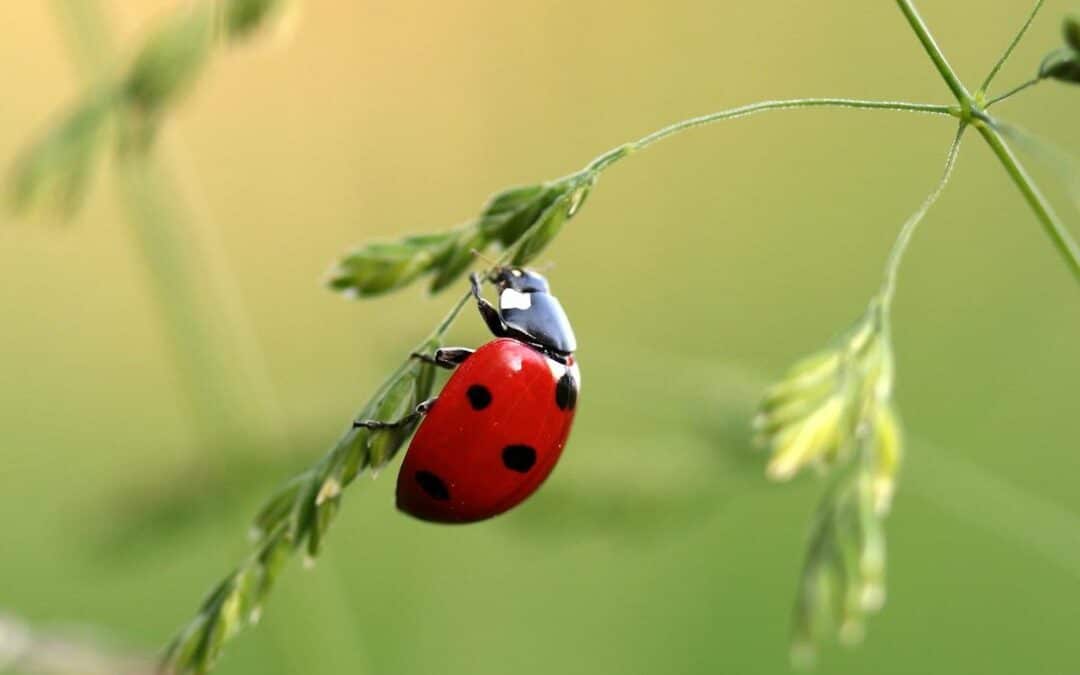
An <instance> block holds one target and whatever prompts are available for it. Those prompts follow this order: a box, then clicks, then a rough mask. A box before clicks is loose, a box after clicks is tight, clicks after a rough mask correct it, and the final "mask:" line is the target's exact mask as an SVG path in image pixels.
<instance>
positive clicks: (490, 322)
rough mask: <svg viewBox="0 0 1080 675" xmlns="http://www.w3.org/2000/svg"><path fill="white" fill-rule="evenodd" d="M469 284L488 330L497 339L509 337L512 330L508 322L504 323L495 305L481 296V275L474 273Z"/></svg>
mask: <svg viewBox="0 0 1080 675" xmlns="http://www.w3.org/2000/svg"><path fill="white" fill-rule="evenodd" d="M469 282H470V283H471V284H472V295H473V297H474V298H476V308H477V309H478V310H480V316H482V317H483V318H484V323H486V324H487V326H488V330H490V331H491V333H492V335H494V336H495V337H507V335H508V334H509V332H510V329H509V327H508V326H507V325H506V322H505V321H503V318H502V315H501V314H499V310H497V309H495V306H494V305H492V304H491V303H490V302H488V301H487V300H485V299H484V297H483V296H482V295H480V275H479V274H477V273H476V272H473V273H472V274H470V275H469Z"/></svg>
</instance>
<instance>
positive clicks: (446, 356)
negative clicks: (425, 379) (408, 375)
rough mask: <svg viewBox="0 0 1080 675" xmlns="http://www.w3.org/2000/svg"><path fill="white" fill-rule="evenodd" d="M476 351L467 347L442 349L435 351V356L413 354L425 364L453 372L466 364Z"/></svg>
mask: <svg viewBox="0 0 1080 675" xmlns="http://www.w3.org/2000/svg"><path fill="white" fill-rule="evenodd" d="M474 351H475V350H473V349H469V348H467V347H442V348H440V349H436V350H435V354H434V356H432V355H429V354H420V353H419V352H413V353H412V355H411V356H412V357H413V358H414V359H419V360H420V361H423V362H424V363H430V364H431V365H433V366H439V367H440V368H446V369H448V370H453V369H454V368H456V367H457V366H460V365H461V364H462V363H464V362H465V359H467V358H469V357H470V356H472V354H473V352H474Z"/></svg>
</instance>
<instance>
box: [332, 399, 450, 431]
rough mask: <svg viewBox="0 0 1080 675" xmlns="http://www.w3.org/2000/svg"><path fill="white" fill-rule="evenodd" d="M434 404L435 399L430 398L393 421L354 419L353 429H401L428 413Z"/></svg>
mask: <svg viewBox="0 0 1080 675" xmlns="http://www.w3.org/2000/svg"><path fill="white" fill-rule="evenodd" d="M433 405H435V399H434V398H429V399H428V400H426V401H424V402H423V403H421V404H420V405H418V406H416V408H415V409H414V410H413V411H412V412H411V413H409V414H408V415H406V416H405V417H402V418H401V419H399V420H394V421H392V422H384V421H383V420H354V421H353V423H352V425H353V429H356V428H357V427H364V428H365V429H400V428H401V427H404V426H408V425H410V424H412V423H413V422H415V421H416V420H418V419H420V418H421V417H423V416H424V415H426V414H427V413H428V411H429V410H431V406H433Z"/></svg>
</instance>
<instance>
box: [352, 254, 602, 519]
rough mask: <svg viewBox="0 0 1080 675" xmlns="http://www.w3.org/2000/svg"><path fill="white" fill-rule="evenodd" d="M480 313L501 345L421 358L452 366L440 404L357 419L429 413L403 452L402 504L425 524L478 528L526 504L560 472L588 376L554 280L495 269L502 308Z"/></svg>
mask: <svg viewBox="0 0 1080 675" xmlns="http://www.w3.org/2000/svg"><path fill="white" fill-rule="evenodd" d="M470 280H471V282H472V293H473V296H474V297H475V298H476V303H477V308H478V309H479V311H480V315H481V316H482V317H483V318H484V321H485V322H486V323H487V325H488V328H489V329H490V330H491V332H492V333H493V334H494V335H495V339H494V340H492V341H490V342H488V343H486V344H484V345H483V346H481V347H480V348H479V349H477V350H475V351H473V350H471V349H466V348H462V347H448V348H443V349H438V350H436V352H435V354H434V355H427V354H414V355H413V356H414V357H415V358H419V359H422V360H424V361H427V362H429V363H432V364H435V365H437V366H441V367H444V368H449V369H454V368H456V370H455V371H454V373H453V374H452V375H451V376H450V379H449V380H447V382H446V385H445V386H444V387H443V389H442V391H441V392H440V393H439V396H438V397H437V398H433V399H430V400H428V401H425V402H423V403H421V404H420V405H419V406H417V408H416V410H415V411H414V412H413V413H411V414H410V415H408V416H406V417H405V418H403V419H401V420H397V421H394V422H384V421H378V420H358V421H356V422H354V425H355V426H360V427H367V428H369V429H380V428H387V427H400V426H403V425H406V424H412V423H414V422H415V421H416V420H417V419H418V418H420V417H421V416H425V415H426V417H425V418H424V420H423V421H422V422H421V423H420V427H419V428H418V429H417V431H416V435H415V436H414V437H413V440H412V443H410V444H409V449H408V451H407V452H406V454H405V459H404V461H403V462H402V465H401V470H400V472H399V473H398V480H397V506H398V508H399V509H401V510H402V511H404V512H405V513H408V514H409V515H412V516H415V517H417V518H420V519H422V520H428V521H433V522H440V523H471V522H475V521H478V520H484V519H485V518H490V517H492V516H495V515H498V514H500V513H502V512H504V511H507V510H509V509H511V508H513V507H514V506H516V505H518V504H520V503H521V502H522V501H524V500H525V499H526V498H528V497H529V495H531V494H532V493H533V492H535V491H536V489H537V488H538V487H540V484H541V483H543V482H544V479H546V478H547V477H548V475H549V474H550V473H551V470H552V469H554V468H555V464H556V462H558V461H559V456H560V455H561V454H562V449H563V446H564V445H565V444H566V439H567V437H568V436H569V434H570V425H571V424H572V423H573V421H574V411H575V408H576V406H577V397H578V390H579V387H580V384H581V375H580V371H579V370H578V366H577V363H576V362H575V361H574V357H573V352H574V350H575V348H576V346H577V344H576V341H575V338H574V332H573V330H572V329H571V328H570V321H569V320H568V319H567V318H566V313H565V312H564V311H563V308H562V305H560V304H559V301H558V299H556V298H555V296H553V295H551V292H550V289H549V286H548V282H547V279H545V278H544V277H543V276H541V275H540V274H538V273H536V272H534V271H532V270H527V269H522V268H519V267H509V266H503V267H498V268H496V269H495V270H494V271H493V272H492V274H491V276H490V277H489V281H491V282H492V283H493V284H494V285H495V286H496V288H497V289H498V290H499V306H498V308H497V309H496V307H494V306H493V305H492V304H491V303H489V302H488V301H487V300H485V299H484V298H483V297H482V296H481V295H480V277H479V276H478V275H477V274H473V275H472V276H471V277H470Z"/></svg>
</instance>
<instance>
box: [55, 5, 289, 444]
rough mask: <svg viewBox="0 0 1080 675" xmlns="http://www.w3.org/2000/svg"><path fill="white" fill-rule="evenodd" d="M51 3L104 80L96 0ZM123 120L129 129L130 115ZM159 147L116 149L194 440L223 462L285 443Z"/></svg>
mask: <svg viewBox="0 0 1080 675" xmlns="http://www.w3.org/2000/svg"><path fill="white" fill-rule="evenodd" d="M53 7H54V10H55V13H56V15H57V17H58V18H59V19H60V21H61V23H62V24H63V26H64V27H65V29H66V32H67V35H68V38H69V40H68V42H69V44H70V45H71V48H72V52H73V56H74V59H73V60H74V61H76V62H77V64H78V66H79V67H80V69H81V70H82V75H83V77H84V79H86V80H87V81H88V82H89V83H91V84H93V83H97V82H98V81H101V80H104V79H105V77H106V76H107V75H108V74H109V70H110V68H111V67H112V55H111V47H110V45H111V43H112V40H111V36H110V35H109V31H108V28H107V26H106V25H105V22H104V19H103V17H104V13H103V11H102V9H101V7H100V5H99V3H98V2H97V0H53ZM116 123H117V124H126V123H128V122H127V120H126V116H123V115H121V116H119V119H118V121H117V122H116ZM159 140H165V139H159ZM158 145H160V144H158ZM160 150H161V148H154V149H146V150H132V151H126V152H120V153H118V156H117V161H116V174H117V182H118V185H119V190H120V197H121V202H122V206H123V208H124V210H125V211H126V214H127V218H128V220H129V222H130V224H131V226H132V231H133V235H134V237H133V238H134V240H135V242H136V245H137V246H138V248H139V252H140V258H141V261H142V263H143V265H144V267H145V270H146V275H147V278H148V279H149V280H150V282H151V285H152V287H153V293H154V295H155V296H156V300H157V302H156V303H154V304H155V306H156V307H157V308H158V311H159V312H160V313H161V318H162V322H163V324H164V333H165V334H166V336H167V339H168V340H169V341H170V343H171V347H172V352H173V358H174V362H175V364H176V369H177V371H178V372H177V376H178V379H179V381H180V383H181V387H182V389H183V391H184V393H185V399H186V404H187V406H188V408H189V410H190V413H191V416H192V419H193V420H194V422H193V423H194V426H195V429H194V431H195V434H196V436H197V438H198V441H199V442H200V444H201V445H202V446H203V447H208V448H211V447H212V448H214V449H215V451H219V452H224V453H226V456H227V455H228V453H229V452H230V451H235V450H236V449H237V448H240V447H243V446H244V445H248V443H243V442H238V441H240V440H241V439H246V440H247V441H249V443H250V441H256V442H257V444H258V445H260V446H264V445H266V444H268V443H269V444H271V445H272V444H273V442H274V441H278V440H280V439H281V437H282V431H281V424H280V422H279V420H280V415H278V414H276V411H277V405H276V402H275V400H274V395H273V391H272V387H271V385H270V378H269V376H268V374H267V372H266V367H265V364H264V362H263V358H262V353H261V349H260V347H259V345H258V344H257V342H256V340H255V339H254V335H253V333H252V331H251V330H250V329H249V328H248V321H247V317H246V316H245V311H244V308H243V306H242V304H241V303H240V302H239V301H238V300H237V297H238V294H237V290H236V286H237V284H236V281H235V279H234V278H233V275H232V274H231V272H230V270H229V269H228V267H227V264H226V262H225V261H224V260H222V259H221V257H220V256H217V255H215V254H214V251H213V250H212V248H213V245H214V244H216V242H213V241H208V240H210V239H211V238H212V236H213V234H212V233H210V232H208V231H206V228H208V227H209V225H203V226H202V227H203V228H204V229H203V230H200V229H199V225H198V223H197V220H198V219H197V218H196V217H194V216H193V213H192V211H191V209H190V208H189V207H188V205H187V204H186V203H185V200H184V198H183V197H182V196H181V194H182V191H181V190H180V189H179V187H178V183H179V181H177V180H176V178H175V174H174V173H173V172H172V171H171V170H170V169H169V167H168V163H167V162H165V161H162V160H161V159H159V158H158V157H157V156H156V152H160Z"/></svg>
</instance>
